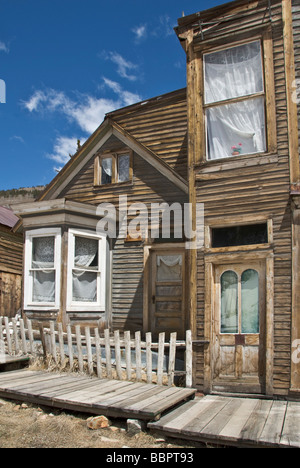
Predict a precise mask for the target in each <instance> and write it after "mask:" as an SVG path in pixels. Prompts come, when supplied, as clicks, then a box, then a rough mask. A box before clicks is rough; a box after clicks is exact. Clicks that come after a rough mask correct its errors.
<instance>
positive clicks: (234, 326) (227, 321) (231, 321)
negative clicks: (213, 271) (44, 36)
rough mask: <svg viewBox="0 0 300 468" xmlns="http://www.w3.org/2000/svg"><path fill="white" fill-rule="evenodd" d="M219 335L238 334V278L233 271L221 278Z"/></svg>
mask: <svg viewBox="0 0 300 468" xmlns="http://www.w3.org/2000/svg"><path fill="white" fill-rule="evenodd" d="M221 333H238V277H237V274H236V273H235V272H234V271H226V272H225V273H223V275H222V276H221Z"/></svg>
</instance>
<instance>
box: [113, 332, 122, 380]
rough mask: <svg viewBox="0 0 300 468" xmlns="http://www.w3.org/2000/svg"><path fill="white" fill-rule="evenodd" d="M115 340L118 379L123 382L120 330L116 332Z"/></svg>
mask: <svg viewBox="0 0 300 468" xmlns="http://www.w3.org/2000/svg"><path fill="white" fill-rule="evenodd" d="M114 338H115V359H116V371H117V377H118V379H119V380H122V379H123V376H122V367H121V348H120V332H119V330H116V331H115V332H114Z"/></svg>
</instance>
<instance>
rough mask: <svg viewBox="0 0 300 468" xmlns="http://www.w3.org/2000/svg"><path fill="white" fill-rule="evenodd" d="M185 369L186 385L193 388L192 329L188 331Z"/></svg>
mask: <svg viewBox="0 0 300 468" xmlns="http://www.w3.org/2000/svg"><path fill="white" fill-rule="evenodd" d="M185 370H186V380H185V385H186V387H187V388H191V387H192V384H193V345H192V332H191V330H187V332H186V350H185Z"/></svg>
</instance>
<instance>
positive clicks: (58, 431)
mask: <svg viewBox="0 0 300 468" xmlns="http://www.w3.org/2000/svg"><path fill="white" fill-rule="evenodd" d="M89 417H90V415H86V414H75V413H74V414H73V413H66V412H62V411H53V410H50V409H46V408H43V409H41V408H38V407H35V406H32V405H29V404H28V405H22V404H21V403H19V404H18V403H13V402H10V401H5V400H1V401H0V448H122V447H124V446H126V447H131V448H166V447H171V448H183V447H190V446H189V445H185V444H184V442H182V445H181V444H180V443H179V445H178V443H177V441H172V440H169V441H165V442H159V441H158V440H159V439H157V438H155V437H154V436H152V435H150V434H148V433H145V432H141V433H140V434H138V435H136V436H133V437H130V436H129V435H128V434H127V432H126V421H125V420H112V421H111V422H112V425H113V426H111V427H109V428H107V429H99V430H96V431H93V430H90V429H88V428H87V419H88V418H89ZM175 442H176V443H175Z"/></svg>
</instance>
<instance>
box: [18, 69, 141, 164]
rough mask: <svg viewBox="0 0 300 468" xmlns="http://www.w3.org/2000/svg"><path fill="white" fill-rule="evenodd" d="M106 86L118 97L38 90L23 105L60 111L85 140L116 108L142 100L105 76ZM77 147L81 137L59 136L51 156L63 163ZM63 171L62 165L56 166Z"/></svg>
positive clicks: (57, 161)
mask: <svg viewBox="0 0 300 468" xmlns="http://www.w3.org/2000/svg"><path fill="white" fill-rule="evenodd" d="M103 86H106V87H107V88H109V89H110V90H112V91H113V92H114V93H115V94H116V99H107V98H97V97H95V96H90V95H79V94H78V95H77V96H76V97H75V98H73V99H70V98H69V97H68V96H67V95H66V94H65V93H64V92H62V91H57V90H54V89H45V90H37V91H35V92H34V93H33V95H32V96H31V97H30V98H29V99H28V100H27V101H23V102H22V104H23V107H24V108H25V109H27V110H28V111H29V112H30V113H33V112H36V113H42V114H43V113H44V114H46V113H47V114H48V113H49V112H52V113H59V114H61V115H63V116H64V117H65V118H66V119H67V120H69V121H70V122H72V123H75V124H76V125H78V127H79V128H80V131H81V132H82V133H83V134H84V135H85V136H84V137H81V138H80V140H81V141H84V140H85V139H86V138H87V137H88V136H89V135H90V134H92V133H93V132H94V131H95V130H96V129H97V128H98V126H99V125H100V124H101V123H102V121H103V120H104V117H105V114H107V113H108V112H112V111H113V110H115V109H118V108H121V107H124V106H128V105H131V104H134V103H135V102H137V101H141V100H142V99H141V97H140V96H139V95H138V94H135V93H131V92H130V91H127V90H125V89H123V88H122V87H121V85H120V84H119V83H117V82H115V81H112V80H110V79H108V78H103V85H102V88H103ZM76 150H77V138H76V137H68V136H59V137H57V139H56V141H55V143H54V146H53V151H52V152H51V153H50V154H47V157H48V158H50V159H52V160H53V161H55V162H56V163H58V164H60V165H64V164H65V163H66V162H67V161H68V160H69V155H70V154H72V155H73V154H74V153H75V152H76ZM54 169H55V170H56V171H60V170H61V167H55V168H54Z"/></svg>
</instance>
